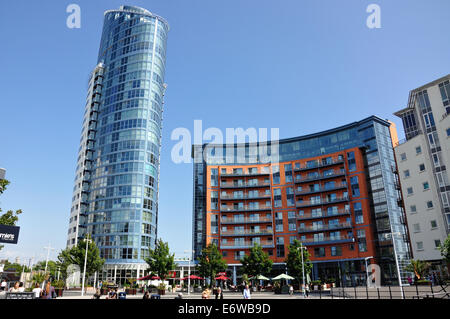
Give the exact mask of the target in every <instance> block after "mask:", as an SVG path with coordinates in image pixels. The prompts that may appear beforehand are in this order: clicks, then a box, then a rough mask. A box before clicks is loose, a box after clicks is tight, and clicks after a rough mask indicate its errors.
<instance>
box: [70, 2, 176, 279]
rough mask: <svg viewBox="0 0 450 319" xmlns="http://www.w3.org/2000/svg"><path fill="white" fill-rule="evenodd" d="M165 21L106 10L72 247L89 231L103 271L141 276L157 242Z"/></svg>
mask: <svg viewBox="0 0 450 319" xmlns="http://www.w3.org/2000/svg"><path fill="white" fill-rule="evenodd" d="M168 31H169V26H168V24H167V22H166V21H165V20H164V19H163V18H161V17H159V16H157V15H155V14H153V13H151V12H149V11H148V10H145V9H142V8H138V7H132V6H121V7H120V8H119V9H118V10H108V11H106V12H105V18H104V24H103V32H102V38H101V43H100V50H99V53H98V61H97V66H96V67H95V69H94V70H93V71H92V73H91V75H90V79H89V85H88V90H89V91H88V95H87V103H86V107H85V114H84V121H83V129H82V134H81V139H80V142H81V143H80V148H79V154H78V162H77V164H78V165H77V170H76V177H75V187H74V196H73V198H72V208H71V215H70V226H69V234H68V240H67V246H68V247H71V246H73V245H76V243H77V241H78V240H79V239H82V238H83V237H84V236H85V235H86V233H89V234H90V235H91V236H92V238H93V240H94V241H95V243H96V244H97V246H98V247H99V248H100V253H101V256H102V257H103V258H105V259H106V264H105V266H104V269H103V271H102V273H101V274H99V278H100V279H103V280H109V281H116V282H125V278H130V277H132V278H136V277H139V276H140V275H142V273H143V270H144V269H145V268H146V267H147V266H146V263H145V258H146V257H147V256H148V255H147V254H148V248H149V247H152V248H153V247H154V245H155V240H156V234H157V219H158V184H159V159H160V148H161V129H162V112H163V97H164V91H165V87H166V85H165V83H164V71H165V54H166V42H167V33H168Z"/></svg>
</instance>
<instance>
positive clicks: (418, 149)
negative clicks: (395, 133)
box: [416, 146, 422, 154]
mask: <svg viewBox="0 0 450 319" xmlns="http://www.w3.org/2000/svg"><path fill="white" fill-rule="evenodd" d="M420 153H422V147H420V146H417V147H416V154H420Z"/></svg>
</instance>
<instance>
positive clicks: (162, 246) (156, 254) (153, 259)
mask: <svg viewBox="0 0 450 319" xmlns="http://www.w3.org/2000/svg"><path fill="white" fill-rule="evenodd" d="M174 259H175V255H174V254H170V250H169V243H166V242H164V241H163V240H162V239H159V240H158V242H157V243H156V247H155V249H151V248H149V257H148V258H147V259H146V260H145V261H146V262H147V264H148V269H149V270H150V271H151V272H153V273H156V274H158V276H159V277H160V278H161V280H163V281H164V280H166V278H167V276H168V275H169V272H170V271H171V270H174V269H175V267H176V265H175V262H174Z"/></svg>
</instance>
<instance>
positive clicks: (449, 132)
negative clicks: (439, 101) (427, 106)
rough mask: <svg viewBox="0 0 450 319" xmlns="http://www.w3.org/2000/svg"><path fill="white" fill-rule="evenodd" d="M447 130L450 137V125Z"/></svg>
mask: <svg viewBox="0 0 450 319" xmlns="http://www.w3.org/2000/svg"><path fill="white" fill-rule="evenodd" d="M445 132H447V136H448V137H450V127H449V128H448V129H446V130H445Z"/></svg>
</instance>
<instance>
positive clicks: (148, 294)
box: [142, 290, 150, 299]
mask: <svg viewBox="0 0 450 319" xmlns="http://www.w3.org/2000/svg"><path fill="white" fill-rule="evenodd" d="M142 299H150V293H149V292H148V290H146V291H145V292H144V296H143V297H142Z"/></svg>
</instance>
